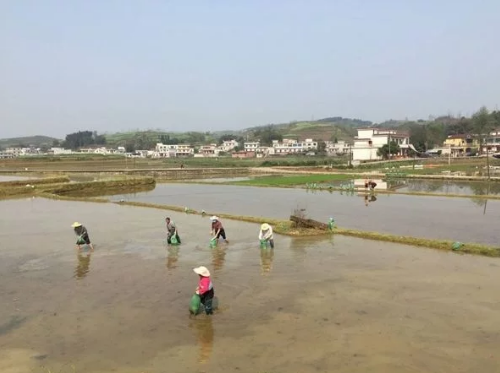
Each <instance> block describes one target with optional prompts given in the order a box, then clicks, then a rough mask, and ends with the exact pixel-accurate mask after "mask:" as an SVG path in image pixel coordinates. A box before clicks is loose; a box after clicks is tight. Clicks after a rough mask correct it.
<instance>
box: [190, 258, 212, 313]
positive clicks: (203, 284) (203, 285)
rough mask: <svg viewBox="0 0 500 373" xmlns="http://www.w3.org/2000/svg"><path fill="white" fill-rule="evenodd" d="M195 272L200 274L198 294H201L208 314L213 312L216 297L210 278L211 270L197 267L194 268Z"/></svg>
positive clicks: (201, 299)
mask: <svg viewBox="0 0 500 373" xmlns="http://www.w3.org/2000/svg"><path fill="white" fill-rule="evenodd" d="M193 271H194V273H196V274H197V275H198V276H200V280H199V282H198V287H197V288H196V294H198V295H199V296H200V301H201V304H203V306H204V307H205V313H206V314H207V315H211V314H213V309H212V302H213V299H214V295H215V291H214V286H213V284H212V280H211V279H210V271H209V270H208V269H207V268H206V267H203V266H201V267H197V268H194V269H193Z"/></svg>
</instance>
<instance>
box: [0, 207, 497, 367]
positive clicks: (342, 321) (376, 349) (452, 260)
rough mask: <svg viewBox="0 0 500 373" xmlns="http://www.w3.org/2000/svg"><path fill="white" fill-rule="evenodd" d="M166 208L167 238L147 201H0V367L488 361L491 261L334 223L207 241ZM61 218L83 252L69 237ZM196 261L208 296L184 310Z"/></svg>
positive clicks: (492, 334) (199, 228) (199, 225)
mask: <svg viewBox="0 0 500 373" xmlns="http://www.w3.org/2000/svg"><path fill="white" fill-rule="evenodd" d="M14 210H15V211H16V212H17V213H16V214H15V215H12V214H10V213H9V211H14ZM171 215H172V218H173V219H174V220H175V221H176V222H177V224H178V227H179V231H180V234H181V238H182V239H183V244H182V245H181V246H179V247H176V248H172V249H168V248H166V247H165V245H164V243H163V239H164V235H163V232H162V224H163V218H164V212H162V211H159V210H151V209H141V208H133V207H125V206H118V205H107V204H85V203H77V202H60V201H48V200H43V199H35V200H29V199H28V200H18V201H4V202H1V203H0V239H1V242H2V246H1V249H0V258H1V260H0V281H1V283H2V291H1V292H0V302H1V304H2V307H1V308H0V371H1V372H8V373H25V372H42V371H43V372H46V371H47V370H46V368H48V369H51V370H52V371H55V372H59V371H61V372H63V373H65V372H73V369H72V368H71V365H74V367H75V368H76V371H77V372H86V373H108V372H121V373H137V372H147V373H160V372H161V373H164V372H167V371H168V372H181V373H182V372H221V373H222V372H234V371H237V372H242V373H259V372H274V373H281V372H287V373H288V372H297V373H299V372H300V373H309V372H311V373H312V372H352V373H355V372H356V373H357V372H359V373H361V372H363V373H364V372H374V373H382V372H383V373H405V372H457V373H461V372H463V373H465V372H467V373H475V372H497V371H500V356H499V355H498V353H497V347H498V346H499V345H500V295H499V293H498V288H497V285H496V284H498V282H499V281H500V271H499V265H500V262H499V261H498V260H494V259H489V258H480V257H469V256H460V255H455V254H452V253H443V252H438V251H433V250H426V249H421V248H413V247H407V246H400V245H393V244H387V243H378V242H370V241H364V240H359V239H351V238H344V237H334V238H332V239H327V240H324V239H323V240H310V239H309V240H304V239H301V240H297V239H290V238H285V237H280V236H278V237H276V242H277V246H276V249H275V250H274V253H273V252H269V251H261V250H260V249H259V248H258V243H256V242H255V241H256V237H255V236H256V233H257V232H256V230H257V226H256V225H254V224H246V223H237V222H230V221H226V222H225V225H226V229H227V233H228V235H229V239H230V241H231V242H230V244H229V245H228V246H222V245H221V246H220V247H219V248H217V249H209V248H208V242H207V241H208V230H209V229H208V226H207V219H206V218H205V219H202V218H200V217H197V216H189V215H184V214H175V213H172V214H171ZM73 220H79V221H81V222H83V223H84V224H85V225H87V227H88V228H89V232H90V235H91V238H92V240H93V241H94V243H95V244H96V250H95V252H94V253H89V252H87V251H84V252H82V253H80V254H77V253H76V252H75V251H74V248H73V245H72V244H73V242H74V239H75V237H74V235H73V234H72V232H71V229H70V228H68V227H69V226H70V224H71V223H72V222H73ZM236 232H237V233H236ZM200 264H204V265H207V266H208V267H209V269H210V270H211V271H212V272H213V278H214V279H213V281H214V283H215V289H216V294H217V296H218V298H219V299H220V309H219V310H218V311H217V312H216V314H215V315H214V316H213V317H212V318H207V317H205V316H204V315H201V316H198V317H196V318H194V319H193V318H190V317H189V316H188V314H187V305H188V301H189V298H190V296H191V294H192V292H193V290H194V288H195V286H196V276H195V275H194V274H193V273H192V271H191V268H192V267H194V266H195V265H200ZM42 366H44V367H45V370H42Z"/></svg>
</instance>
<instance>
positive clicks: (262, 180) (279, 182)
mask: <svg viewBox="0 0 500 373" xmlns="http://www.w3.org/2000/svg"><path fill="white" fill-rule="evenodd" d="M353 177H354V176H353V175H343V174H325V175H317V174H315V175H291V176H275V175H272V176H262V177H256V178H254V179H251V180H242V181H235V182H231V183H230V184H231V185H248V186H270V187H280V186H295V185H305V184H307V183H328V182H334V181H340V180H350V179H352V178H353Z"/></svg>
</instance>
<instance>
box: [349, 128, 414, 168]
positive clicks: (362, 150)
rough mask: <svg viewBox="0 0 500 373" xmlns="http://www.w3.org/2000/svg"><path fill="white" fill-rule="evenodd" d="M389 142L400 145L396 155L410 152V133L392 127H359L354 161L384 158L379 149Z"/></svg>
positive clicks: (354, 149)
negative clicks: (379, 153)
mask: <svg viewBox="0 0 500 373" xmlns="http://www.w3.org/2000/svg"><path fill="white" fill-rule="evenodd" d="M389 142H395V143H397V144H398V145H399V148H400V151H399V153H398V154H397V155H396V156H403V157H404V156H406V155H407V154H408V149H409V144H410V135H409V134H408V133H406V132H400V131H396V130H392V129H383V128H359V129H358V136H356V137H355V138H354V146H353V147H352V159H353V161H374V160H379V159H382V157H381V156H379V155H378V154H377V153H378V150H379V149H380V148H382V147H383V146H384V145H386V144H389Z"/></svg>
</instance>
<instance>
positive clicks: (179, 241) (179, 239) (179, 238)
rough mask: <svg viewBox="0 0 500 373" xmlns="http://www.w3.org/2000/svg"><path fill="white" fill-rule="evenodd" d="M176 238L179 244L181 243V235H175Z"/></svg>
mask: <svg viewBox="0 0 500 373" xmlns="http://www.w3.org/2000/svg"><path fill="white" fill-rule="evenodd" d="M175 238H176V239H177V243H179V244H180V243H181V237H180V236H179V233H176V234H175Z"/></svg>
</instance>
